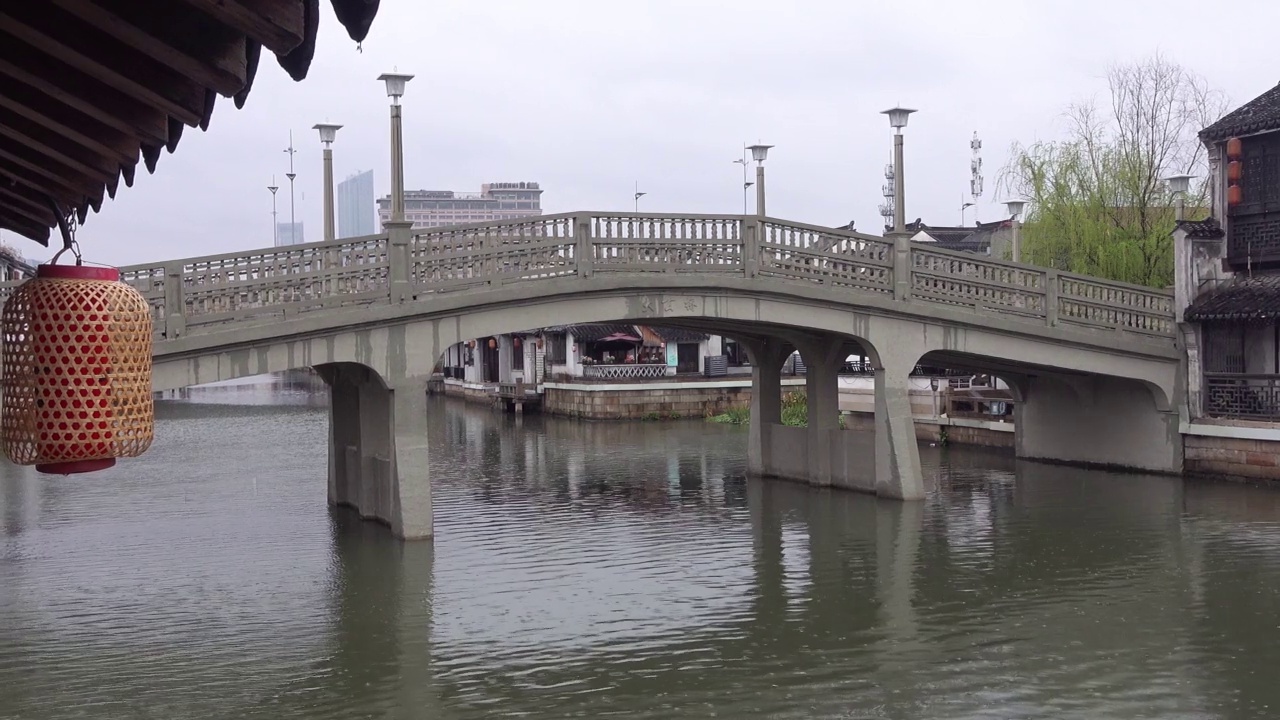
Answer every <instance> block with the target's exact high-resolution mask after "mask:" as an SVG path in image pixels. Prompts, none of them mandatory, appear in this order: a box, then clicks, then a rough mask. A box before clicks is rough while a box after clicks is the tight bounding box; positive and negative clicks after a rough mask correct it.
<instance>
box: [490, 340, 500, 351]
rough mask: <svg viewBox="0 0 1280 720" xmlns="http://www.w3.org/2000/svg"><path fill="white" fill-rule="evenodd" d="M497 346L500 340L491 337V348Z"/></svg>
mask: <svg viewBox="0 0 1280 720" xmlns="http://www.w3.org/2000/svg"><path fill="white" fill-rule="evenodd" d="M496 347H498V341H497V340H494V339H493V338H489V349H490V350H492V349H494V348H496Z"/></svg>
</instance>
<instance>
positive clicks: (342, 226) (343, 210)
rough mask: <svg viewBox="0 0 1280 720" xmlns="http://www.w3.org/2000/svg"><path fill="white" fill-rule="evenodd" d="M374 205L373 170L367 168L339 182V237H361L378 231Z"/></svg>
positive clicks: (376, 213)
mask: <svg viewBox="0 0 1280 720" xmlns="http://www.w3.org/2000/svg"><path fill="white" fill-rule="evenodd" d="M377 217H378V212H377V210H376V209H375V208H374V205H373V171H372V170H365V171H364V172H362V173H357V174H355V175H352V176H351V177H349V178H347V179H346V180H343V181H342V182H340V183H338V237H340V238H347V237H360V236H362V235H372V234H374V233H376V232H378V228H377V225H376V224H375V219H376V218H377Z"/></svg>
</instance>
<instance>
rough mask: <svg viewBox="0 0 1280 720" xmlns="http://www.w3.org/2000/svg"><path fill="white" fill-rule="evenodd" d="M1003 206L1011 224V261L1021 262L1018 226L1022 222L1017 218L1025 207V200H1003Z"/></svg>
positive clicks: (1020, 242)
mask: <svg viewBox="0 0 1280 720" xmlns="http://www.w3.org/2000/svg"><path fill="white" fill-rule="evenodd" d="M1004 206H1005V208H1007V209H1008V210H1009V217H1010V219H1011V222H1010V224H1011V225H1012V226H1013V261H1014V262H1022V239H1021V238H1020V237H1018V228H1019V226H1020V225H1021V224H1022V223H1021V222H1020V220H1019V218H1021V217H1022V211H1023V210H1024V209H1025V208H1026V207H1027V201H1026V200H1005V201H1004Z"/></svg>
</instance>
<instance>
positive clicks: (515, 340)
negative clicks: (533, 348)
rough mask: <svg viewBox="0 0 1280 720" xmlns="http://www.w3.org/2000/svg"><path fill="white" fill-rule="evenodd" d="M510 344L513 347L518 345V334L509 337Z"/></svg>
mask: <svg viewBox="0 0 1280 720" xmlns="http://www.w3.org/2000/svg"><path fill="white" fill-rule="evenodd" d="M511 344H512V346H514V347H520V336H519V335H517V336H516V337H513V338H511Z"/></svg>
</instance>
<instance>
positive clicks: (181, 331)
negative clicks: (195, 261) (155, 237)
mask: <svg viewBox="0 0 1280 720" xmlns="http://www.w3.org/2000/svg"><path fill="white" fill-rule="evenodd" d="M186 313H187V302H186V298H185V293H184V290H183V287H182V266H181V265H166V266H165V268H164V336H165V338H167V339H169V340H172V339H174V338H177V337H182V336H183V335H186V334H187V314H186Z"/></svg>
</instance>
